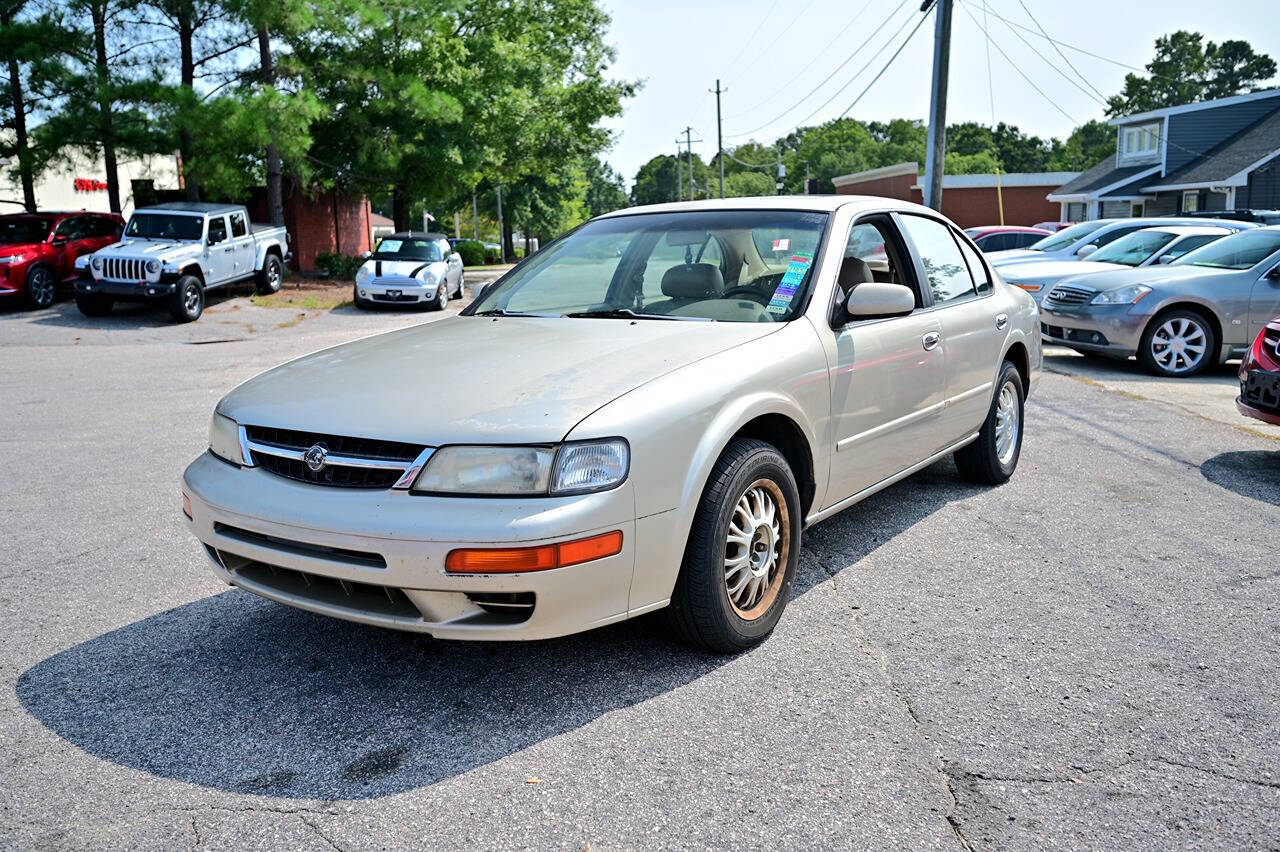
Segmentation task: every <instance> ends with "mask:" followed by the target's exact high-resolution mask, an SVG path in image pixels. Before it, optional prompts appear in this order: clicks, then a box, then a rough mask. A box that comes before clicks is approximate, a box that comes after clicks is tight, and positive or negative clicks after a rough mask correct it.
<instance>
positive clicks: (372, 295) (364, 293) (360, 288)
mask: <svg viewBox="0 0 1280 852" xmlns="http://www.w3.org/2000/svg"><path fill="white" fill-rule="evenodd" d="M443 286H445V284H444V281H440V282H439V283H437V284H424V283H423V282H422V281H421V280H419V279H417V278H396V277H394V276H388V277H383V278H371V279H370V280H368V281H366V282H365V283H364V284H357V285H356V291H357V292H358V293H359V294H360V298H362V299H368V300H370V301H372V302H383V303H386V304H403V305H412V304H421V303H422V302H430V301H432V300H433V299H435V298H436V295H437V293H438V292H439V289H440V288H441V287H443ZM393 294H394V295H393Z"/></svg>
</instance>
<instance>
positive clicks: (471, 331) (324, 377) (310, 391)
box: [218, 317, 782, 445]
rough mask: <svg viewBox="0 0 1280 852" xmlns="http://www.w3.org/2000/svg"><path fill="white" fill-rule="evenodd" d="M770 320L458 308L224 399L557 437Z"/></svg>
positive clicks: (474, 437) (535, 438)
mask: <svg viewBox="0 0 1280 852" xmlns="http://www.w3.org/2000/svg"><path fill="white" fill-rule="evenodd" d="M781 328H782V325H780V324H774V323H728V322H684V321H664V320H642V321H637V322H631V321H628V320H608V319H565V318H560V317H547V318H541V317H502V318H488V317H451V318H449V319H444V320H439V321H437V322H429V323H424V324H422V325H418V326H414V327H411V328H407V329H402V330H399V331H393V332H389V333H387V334H380V335H375V336H373V337H366V338H364V339H362V340H357V341H354V342H351V343H345V344H342V345H341V346H335V347H333V348H332V349H325V350H322V351H320V352H316V353H313V354H311V355H306V356H304V357H302V358H299V359H297V360H296V361H291V362H289V363H287V364H283V365H281V366H279V367H276V368H274V369H272V370H268V371H267V372H265V373H263V374H262V375H260V376H257V377H256V378H253V379H250V380H249V381H247V382H245V383H244V384H242V385H240V386H239V387H238V388H236V389H235V390H233V391H232V392H231V393H230V394H228V395H227V396H226V398H224V399H223V401H222V402H221V403H219V404H218V410H219V411H221V412H222V413H223V414H225V415H227V416H228V417H231V418H233V419H234V420H236V421H237V422H239V423H241V424H247V425H255V426H257V425H260V426H273V427H276V428H282V429H297V430H301V431H309V432H320V433H325V434H331V435H351V436H357V437H370V438H382V439H385V440H394V441H406V442H409V443H418V444H428V445H441V444H452V443H508V444H520V443H550V442H554V441H559V440H561V439H562V438H564V437H565V435H567V434H568V433H569V431H570V430H571V429H572V428H573V427H574V426H575V425H577V423H578V422H579V421H581V420H582V419H583V418H584V417H586V416H587V415H588V414H590V413H591V412H593V411H595V410H596V409H597V408H599V407H601V406H602V405H605V404H606V403H608V402H611V401H612V400H614V399H617V398H618V397H619V396H621V395H623V394H625V393H627V392H628V391H630V390H633V389H635V388H637V387H639V386H640V385H642V384H644V383H646V382H648V381H650V380H652V379H655V378H657V377H658V376H661V375H663V374H665V373H668V372H671V371H672V370H675V369H677V368H679V367H681V366H683V365H685V364H689V363H691V362H693V361H697V360H700V359H702V358H706V357H708V356H711V355H714V354H716V353H717V352H722V351H724V350H725V349H729V348H732V347H734V346H738V345H740V344H743V343H746V342H748V341H751V340H755V339H757V338H760V337H764V336H765V335H768V334H772V333H773V332H776V331H777V330H779V329H781Z"/></svg>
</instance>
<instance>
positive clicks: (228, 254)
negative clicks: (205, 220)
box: [205, 216, 236, 284]
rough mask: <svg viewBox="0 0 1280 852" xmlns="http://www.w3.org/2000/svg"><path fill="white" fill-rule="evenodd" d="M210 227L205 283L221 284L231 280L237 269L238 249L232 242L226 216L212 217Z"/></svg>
mask: <svg viewBox="0 0 1280 852" xmlns="http://www.w3.org/2000/svg"><path fill="white" fill-rule="evenodd" d="M208 227H209V230H208V236H207V237H206V238H205V256H206V257H207V258H208V263H209V270H208V272H206V273H205V283H206V284H221V283H223V282H224V281H229V280H230V279H231V274H232V271H233V270H234V269H235V250H236V249H235V246H233V245H231V242H230V236H231V235H230V231H228V229H227V217H226V216H210V217H209V226H208Z"/></svg>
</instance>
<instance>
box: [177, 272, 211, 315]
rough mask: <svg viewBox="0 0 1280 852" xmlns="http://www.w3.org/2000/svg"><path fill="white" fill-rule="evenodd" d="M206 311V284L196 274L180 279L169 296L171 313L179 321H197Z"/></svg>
mask: <svg viewBox="0 0 1280 852" xmlns="http://www.w3.org/2000/svg"><path fill="white" fill-rule="evenodd" d="M202 313H204V285H202V284H201V283H200V279H199V278H197V277H195V276H194V275H184V276H182V277H181V278H179V279H178V283H177V285H176V286H175V287H174V290H173V295H172V296H170V297H169V315H170V316H171V317H173V318H174V319H175V320H177V321H178V322H195V321H196V320H198V319H200V315H201V314H202Z"/></svg>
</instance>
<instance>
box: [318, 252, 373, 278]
mask: <svg viewBox="0 0 1280 852" xmlns="http://www.w3.org/2000/svg"><path fill="white" fill-rule="evenodd" d="M362 263H364V260H363V259H362V258H359V257H352V256H351V255H348V254H338V253H337V252H332V251H322V252H320V253H319V254H317V255H316V268H317V269H319V270H320V271H321V272H324V273H325V274H326V275H328V276H329V277H330V278H332V279H334V280H337V281H351V280H353V279H354V278H355V277H356V270H357V269H359V268H360V264H362Z"/></svg>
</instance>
